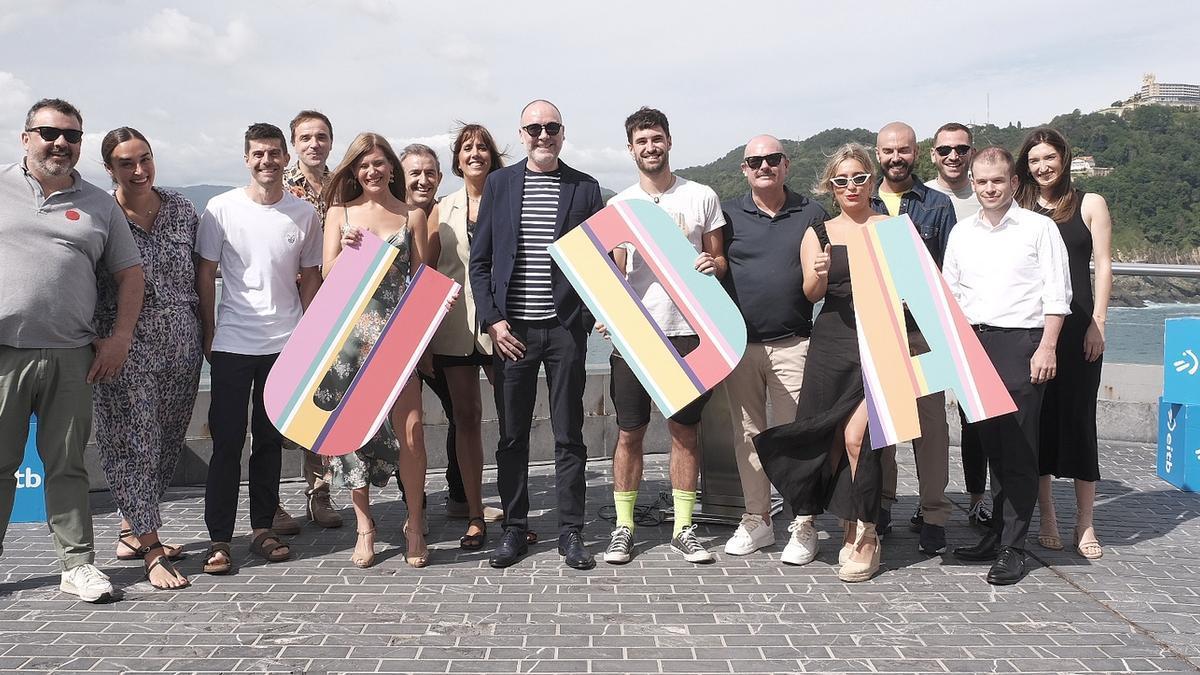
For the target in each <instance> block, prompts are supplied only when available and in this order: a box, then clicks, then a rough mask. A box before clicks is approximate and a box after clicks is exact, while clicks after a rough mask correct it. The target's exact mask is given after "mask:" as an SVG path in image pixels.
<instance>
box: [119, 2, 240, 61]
mask: <svg viewBox="0 0 1200 675" xmlns="http://www.w3.org/2000/svg"><path fill="white" fill-rule="evenodd" d="M133 37H134V38H135V39H136V40H138V41H139V42H141V43H143V46H147V47H151V48H154V49H158V50H161V51H163V52H165V53H168V54H175V55H176V56H179V57H181V58H187V59H192V60H196V61H202V62H212V63H218V64H222V65H228V64H230V63H234V62H235V61H237V60H238V59H239V58H241V57H242V56H243V55H244V54H245V53H246V52H247V51H248V50H249V48H250V44H251V42H252V41H253V37H254V35H253V32H252V31H251V30H250V25H249V24H248V23H246V21H244V20H243V19H240V18H237V19H232V20H231V21H229V23H227V24H226V25H225V31H224V32H223V33H221V32H218V31H217V30H216V29H215V28H213V27H212V26H209V25H208V24H204V23H200V22H199V21H196V20H195V19H193V18H191V17H189V16H187V15H186V14H184V13H182V12H180V11H179V10H177V9H163V10H161V11H159V12H158V14H155V15H154V16H152V17H150V19H149V21H147V22H146V24H145V25H144V26H142V27H141V28H139V29H138V30H136V31H135V32H134V34H133Z"/></svg>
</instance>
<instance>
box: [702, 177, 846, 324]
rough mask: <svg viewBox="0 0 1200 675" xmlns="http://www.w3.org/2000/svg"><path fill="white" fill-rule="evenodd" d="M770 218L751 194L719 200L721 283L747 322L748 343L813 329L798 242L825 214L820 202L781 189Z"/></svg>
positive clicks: (823, 220)
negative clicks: (722, 226) (722, 254)
mask: <svg viewBox="0 0 1200 675" xmlns="http://www.w3.org/2000/svg"><path fill="white" fill-rule="evenodd" d="M785 190H786V194H787V197H786V199H785V200H784V203H783V208H781V209H780V210H779V213H776V214H775V215H774V216H768V215H767V214H765V213H763V212H762V211H761V210H759V208H758V205H757V204H755V203H754V198H753V197H752V196H751V195H750V194H746V195H744V196H742V197H737V198H735V199H730V200H728V201H725V202H724V203H722V204H721V210H722V211H723V212H724V214H725V259H726V261H728V263H729V272H728V273H727V274H726V275H725V278H724V279H723V280H722V283H723V284H724V286H725V289H726V290H728V291H729V295H730V296H732V297H733V302H734V303H735V304H736V305H737V306H738V309H739V310H741V312H742V317H743V318H744V319H745V320H746V335H747V338H748V339H749V341H750V342H771V341H774V340H782V339H784V338H789V337H792V336H800V337H808V334H809V333H810V332H812V310H813V307H812V303H811V302H809V301H808V298H807V297H805V295H804V270H803V268H802V267H801V265H800V242H801V241H802V240H803V239H804V232H805V231H806V230H808V228H810V227H812V226H813V225H816V224H818V223H822V222H825V220H826V219H828V218H829V214H827V213H825V209H824V208H823V207H822V206H821V205H820V204H818V203H816V202H814V201H812V200H811V199H809V198H808V197H805V196H804V195H801V194H797V193H795V192H792V191H791V190H790V189H787V188H785Z"/></svg>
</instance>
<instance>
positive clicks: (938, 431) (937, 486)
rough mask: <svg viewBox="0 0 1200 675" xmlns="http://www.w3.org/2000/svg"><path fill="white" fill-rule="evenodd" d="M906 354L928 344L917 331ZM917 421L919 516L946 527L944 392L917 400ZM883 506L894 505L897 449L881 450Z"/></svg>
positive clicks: (947, 431)
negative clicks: (919, 430) (918, 433)
mask: <svg viewBox="0 0 1200 675" xmlns="http://www.w3.org/2000/svg"><path fill="white" fill-rule="evenodd" d="M908 344H909V353H911V354H914V355H915V354H922V353H924V352H927V351H929V345H928V344H927V343H926V342H925V338H924V337H922V336H921V334H920V333H919V332H915V331H914V332H911V333H909V334H908ZM917 419H918V420H919V421H920V423H921V437H920V438H914V439H913V442H912V443H913V455H914V458H915V460H916V464H917V491H918V493H919V494H920V500H921V516H922V517H923V518H924V519H925V522H927V523H929V524H930V525H941V526H942V527H945V526H946V521H948V520H950V500H949V499H946V485H947V484H948V483H949V482H950V426H949V425H948V424H947V423H946V393H945V392H938V393H936V394H930V395H928V396H923V397H921V398H919V399H917ZM880 459H881V460H882V464H883V493H882V495H881V496H882V502H883V503H882V507H883V508H885V509H887V510H888V511H891V510H892V505H893V504H895V503H896V482H897V479H898V476H897V473H898V470H897V468H896V446H894V445H893V446H889V447H888V448H886V449H884V451H883V454H882V456H881V457H880Z"/></svg>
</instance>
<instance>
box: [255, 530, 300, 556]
mask: <svg viewBox="0 0 1200 675" xmlns="http://www.w3.org/2000/svg"><path fill="white" fill-rule="evenodd" d="M281 548H286V549H287V550H286V551H280V550H279V549H281ZM250 552H251V553H253V554H254V555H257V556H259V557H261V558H262V559H263V560H266V561H267V562H271V563H277V562H283V561H284V560H287V559H288V558H290V557H292V547H291V546H288V544H287V542H285V541H284V540H282V539H280V538H279V535H277V534H275V533H274V532H272V531H271V530H267V531H265V532H263V533H261V534H259V535H258V536H257V537H255V538H254V541H252V542H250Z"/></svg>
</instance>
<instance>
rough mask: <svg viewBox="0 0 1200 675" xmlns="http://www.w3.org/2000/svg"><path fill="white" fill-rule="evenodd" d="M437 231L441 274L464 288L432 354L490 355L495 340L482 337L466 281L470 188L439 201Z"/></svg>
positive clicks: (438, 336) (440, 332)
mask: <svg viewBox="0 0 1200 675" xmlns="http://www.w3.org/2000/svg"><path fill="white" fill-rule="evenodd" d="M437 228H438V229H437V232H438V238H439V239H440V240H441V244H442V252H441V255H440V256H439V257H438V264H437V268H438V271H439V272H441V273H442V274H445V275H446V276H448V277H450V278H451V279H453V280H455V281H457V282H458V283H459V284H461V285H462V287H463V289H462V294H460V295H459V296H458V301H457V302H455V303H454V309H451V310H450V313H449V314H447V315H446V320H445V321H443V322H442V325H441V326H439V327H438V331H437V333H435V334H434V336H433V341H432V342H431V343H430V344H431V346H432V348H433V353H434V354H442V355H444V356H469V355H470V354H472V353H473V352H474V351H475V349H477V348H478V349H479V351H480V352H483V353H484V354H491V353H492V338H491V337H489V336H488V334H487V333H482V334H481V333H480V332H479V329H478V326H477V325H476V321H477V319H476V316H475V297H474V296H473V294H472V293H471V282H470V279H468V278H467V263H468V261H469V260H470V259H471V245H470V243H468V241H467V188H465V187H464V188H462V189H461V190H459V191H458V192H455V193H454V194H451V195H449V196H447V197H444V198H443V199H442V200H441V201H439V202H438V224H437Z"/></svg>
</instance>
